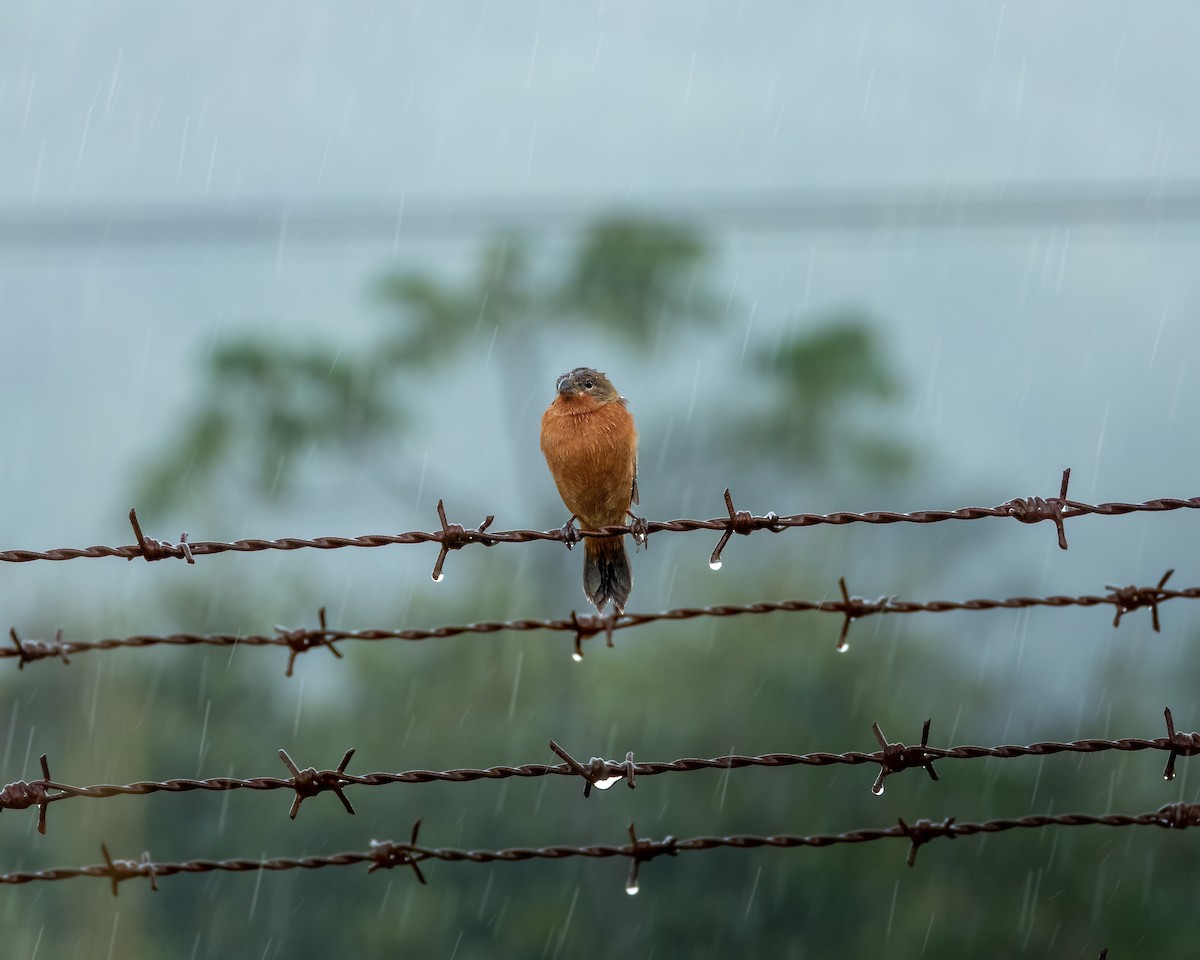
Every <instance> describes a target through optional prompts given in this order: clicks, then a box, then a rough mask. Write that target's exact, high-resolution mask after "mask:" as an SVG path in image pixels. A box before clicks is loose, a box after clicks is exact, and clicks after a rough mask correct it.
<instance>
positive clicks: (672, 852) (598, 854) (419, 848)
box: [0, 802, 1200, 896]
mask: <svg viewBox="0 0 1200 960" xmlns="http://www.w3.org/2000/svg"><path fill="white" fill-rule="evenodd" d="M1197 825H1200V804H1189V803H1183V802H1178V803H1168V804H1165V805H1163V806H1161V807H1159V808H1158V809H1157V810H1156V811H1154V812H1152V813H1142V814H1136V815H1128V814H1116V813H1107V814H1088V813H1065V814H1031V815H1028V816H1024V817H1015V818H1006V819H994V820H984V821H980V822H978V823H973V822H969V821H968V822H960V821H958V820H957V819H956V818H955V817H947V818H946V819H944V820H941V821H932V820H925V819H920V820H915V821H913V822H912V823H911V824H910V823H908V822H907V821H906V820H904V818H902V817H901V818H899V820H898V822H897V823H896V824H895V825H893V826H890V827H877V828H866V829H860V830H851V831H846V832H844V833H819V834H810V835H807V836H798V835H794V834H774V835H767V836H763V835H755V834H734V835H730V836H702V837H689V838H685V839H682V840H680V839H676V838H675V837H673V836H667V837H664V838H663V839H662V840H650V839H645V838H642V837H639V836H638V835H637V830H636V828H635V827H634V825H633V824H632V823H631V824H630V825H629V843H625V844H619V845H618V844H613V845H610V844H592V845H588V846H567V845H556V846H546V847H508V848H505V849H499V850H474V849H471V850H468V849H457V848H453V847H428V846H423V845H420V844H419V843H418V842H417V841H418V832H419V830H420V826H421V821H420V820H418V821H417V822H416V824H414V826H413V829H412V833H411V834H410V839H409V841H408V842H407V843H406V842H397V841H393V840H372V841H371V842H370V850H367V851H363V852H349V851H348V852H345V853H335V854H328V855H324V856H306V857H271V858H267V857H263V858H261V859H258V860H252V859H248V858H237V859H228V860H183V861H179V862H174V863H156V862H155V861H154V860H152V859H151V857H150V853H149V851H146V852H144V853H143V854H142V856H141V858H140V859H137V860H123V859H115V858H113V856H112V855H111V854H110V853H109V851H108V847H107V845H104V844H102V845H101V847H100V849H101V853H102V855H103V857H104V862H103V863H98V864H92V865H91V866H86V867H55V868H52V869H49V870H29V871H17V872H12V873H2V874H0V884H21V883H32V882H34V881H39V880H48V881H53V880H70V879H74V878H77V877H95V878H98V879H104V880H108V881H109V883H111V885H112V893H113V896H116V895H117V894H118V893H119V889H120V884H122V883H124V882H125V881H126V880H133V879H145V880H149V881H150V889H151V890H157V889H158V880H159V878H160V877H169V876H174V875H175V874H180V873H213V872H217V871H221V872H226V873H255V872H259V871H271V872H278V871H283V870H319V869H321V868H323V867H349V866H358V865H362V864H369V865H370V866H369V868H368V871H367V872H368V873H374V872H376V871H378V870H391V869H394V868H396V867H402V868H405V867H409V868H412V870H413V873H414V875H415V876H416V878H417V880H418V882H419V883H421V884H427V882H428V881H427V880H426V879H425V875H424V873H423V872H422V870H421V864H422V863H424V862H426V861H430V860H441V861H445V862H450V863H475V864H490V863H517V862H521V861H525V860H564V859H568V858H573V857H587V858H590V859H596V860H602V859H609V858H613V857H622V858H625V859H627V860H629V861H630V871H629V874H628V877H627V879H626V881H625V890H626V892H627V893H629V894H636V893H637V892H638V890H639V887H640V882H639V876H638V874H639V868H640V866H641V865H642V864H643V863H646V862H648V861H650V860H654V859H656V858H657V857H661V856H671V857H674V856H677V855H678V854H680V853H701V852H705V851H709V850H718V849H735V850H754V849H759V848H763V847H773V848H775V849H783V850H791V849H798V848H802V847H812V848H822V847H831V846H836V845H840V844H850V843H869V842H871V841H875V840H907V841H908V844H909V848H908V857H907V863H908V865H909V866H910V867H911V866H913V865H914V864H915V862H916V856H917V851H918V850H919V849H920V848H921V847H922V846H923V845H924V844H926V843H928V842H929V841H931V840H934V839H937V838H939V837H945V838H946V839H948V840H955V839H957V838H959V837H970V836H975V835H977V834H981V833H1003V832H1005V831H1008V830H1035V829H1041V828H1044V827H1090V826H1102V827H1158V828H1159V829H1164V830H1173V829H1174V830H1183V829H1186V828H1187V827H1192V826H1197Z"/></svg>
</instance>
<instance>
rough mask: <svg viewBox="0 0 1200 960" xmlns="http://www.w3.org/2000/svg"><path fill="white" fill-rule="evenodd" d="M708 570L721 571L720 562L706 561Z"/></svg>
mask: <svg viewBox="0 0 1200 960" xmlns="http://www.w3.org/2000/svg"><path fill="white" fill-rule="evenodd" d="M708 569H709V570H720V569H721V561H720V560H710V561H708Z"/></svg>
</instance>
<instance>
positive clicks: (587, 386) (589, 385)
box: [583, 380, 595, 390]
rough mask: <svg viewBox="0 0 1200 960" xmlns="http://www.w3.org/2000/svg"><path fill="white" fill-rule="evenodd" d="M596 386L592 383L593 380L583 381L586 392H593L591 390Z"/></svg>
mask: <svg viewBox="0 0 1200 960" xmlns="http://www.w3.org/2000/svg"><path fill="white" fill-rule="evenodd" d="M594 386H595V384H594V383H592V381H591V380H584V381H583V389H584V390H591V389H592V387H594Z"/></svg>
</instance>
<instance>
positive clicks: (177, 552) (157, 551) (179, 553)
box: [126, 510, 196, 563]
mask: <svg viewBox="0 0 1200 960" xmlns="http://www.w3.org/2000/svg"><path fill="white" fill-rule="evenodd" d="M129 522H130V523H131V524H132V525H133V535H134V537H136V538H137V547H136V551H137V552H136V553H131V554H129V555H128V557H127V558H126V559H128V560H132V559H133V558H134V557H142V558H143V559H144V560H146V561H151V560H162V559H164V558H165V557H179V558H180V559H183V560H186V561H187V562H188V563H195V562H196V558H195V557H194V556H192V545H191V544H190V543H188V535H187V534H186V533H181V534H180V535H179V543H177V544H176V543H171V542H169V541H167V540H155V539H154V538H153V537H147V536H146V535H145V534H143V533H142V525H141V524H140V523H138V518H137V511H136V510H130V511H129Z"/></svg>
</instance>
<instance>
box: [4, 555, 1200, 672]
mask: <svg viewBox="0 0 1200 960" xmlns="http://www.w3.org/2000/svg"><path fill="white" fill-rule="evenodd" d="M1174 572H1175V571H1174V570H1168V571H1167V572H1166V573H1165V574H1163V576H1162V577H1161V578H1160V579H1159V581H1158V583H1157V584H1155V585H1154V586H1145V587H1142V586H1137V585H1136V584H1130V585H1128V586H1124V587H1118V586H1114V585H1112V584H1109V585H1108V587H1107V589H1108V590H1109V593H1106V594H1101V595H1096V594H1083V595H1080V596H1064V595H1052V596H1046V597H1006V598H1004V599H986V598H977V599H972V600H926V601H914V600H901V599H899V598H898V597H895V596H882V597H878V598H876V599H874V600H869V599H867V598H865V597H858V596H853V595H851V594H850V592H849V590H848V589H847V587H846V580H845V578H844V577H843V578H841V579H839V581H838V587H839V589H840V592H841V599H840V600H829V599H824V600H802V599H795V600H770V601H760V602H757V603H741V604H719V605H715V606H708V607H677V608H675V609H672V610H661V611H658V612H655V613H622V614H614V613H609V614H607V615H604V616H600V615H596V614H586V613H585V614H580V613H577V612H576V611H571V615H570V616H569V617H566V618H560V619H548V620H541V619H532V618H527V619H522V620H483V621H479V622H477V623H467V624H451V625H445V626H440V627H432V628H427V629H399V630H386V629H378V628H375V629H367V630H334V629H330V628H329V626H328V622H327V620H326V615H325V608H324V607H321V608H320V609H319V610H318V611H317V622H318V626H317V627H313V628H309V627H296V628H288V627H283V626H276V628H275V633H273V634H239V633H170V634H135V635H133V636H128V637H110V638H107V639H103V640H64V639H63V631H62V629H61V628H60V629H58V630H57V631H55V635H54V639H53V640H39V639H24V638H22V637H21V636H20V635H19V634H18V633H17V629H16V627H13V628H11V629H10V630H9V632H8V635H9V639H10V640H11V642H12V646H11V647H0V660H5V659H15V660H18V661H19V668H20V669H24V668H25V664H27V663H33V662H35V661H37V660H44V659H57V660H61V661H62V662H63V663H65V664H69V663H70V662H71V660H70V658H71V657H72V656H74V655H76V654H79V653H87V652H90V651H93V650H117V649H141V648H146V647H153V646H211V647H238V646H243V647H285V648H287V649H288V651H289V653H288V662H287V667H286V669H285V671H284V673H285V675H286V676H288V677H290V676H292V673H293V670H294V668H295V664H296V658H297V657H298V656H300V655H301V654H303V653H307V652H308V651H310V650H313V649H316V648H318V647H325V648H327V649H328V650H329V651H330V653H332V654H333V655H334V656H335V657H338V658H340V657H341V656H342V654H341V652H340V651H339V650H338V649H337V647H336V646H334V644H336V643H338V642H340V641H343V640H346V641H367V642H372V641H374V642H378V641H383V640H403V641H409V642H416V641H422V640H434V639H446V638H449V637H455V636H462V635H464V634H491V633H501V632H506V631H514V632H531V631H548V632H558V633H569V634H573V635H574V647H573V650H572V654H571V655H572V657H573V658H574V659H576V660H582V659H583V643H584V641H586V640H588V639H590V638H592V637H594V636H597V635H599V634H604V635H605V639H606V642H607V645H608V646H610V647H611V646H612V645H613V634H614V633H616V632H618V631H620V630H628V629H632V628H634V627H640V626H645V625H647V624H651V623H659V622H663V621H671V620H694V619H697V618H701V617H734V616H742V615H750V614H764V613H781V612H782V613H826V614H837V615H839V616H841V617H842V629H841V632H840V633H839V634H838V640H837V646H836V648H835V649H837V650H838V651H839V652H843V653H844V652H845V651H846V650H848V649H849V643H848V642H847V635H848V633H849V630H850V625H851V624H852V623H854V621H856V620H861V619H863V618H864V617H869V616H872V615H876V614H880V615H882V614H912V613H950V612H955V611H968V612H972V611H974V612H978V611H985V610H1025V609H1030V608H1034V607H1050V608H1062V607H1097V606H1111V607H1114V608H1115V613H1114V615H1113V626H1114V627H1118V626H1120V624H1121V620H1122V618H1123V617H1124V616H1125V615H1126V614H1128V613H1131V612H1133V611H1134V610H1138V609H1141V608H1143V607H1145V608H1148V609H1149V610H1150V613H1151V624H1152V626H1153V629H1154V631H1155V632H1159V631H1160V628H1161V623H1160V621H1159V612H1158V607H1159V604H1161V603H1164V602H1166V601H1168V600H1196V599H1200V587H1186V588H1183V589H1178V590H1174V589H1167V588H1166V583H1167V581H1168V580H1169V579H1170V578H1171V576H1172V574H1174Z"/></svg>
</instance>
